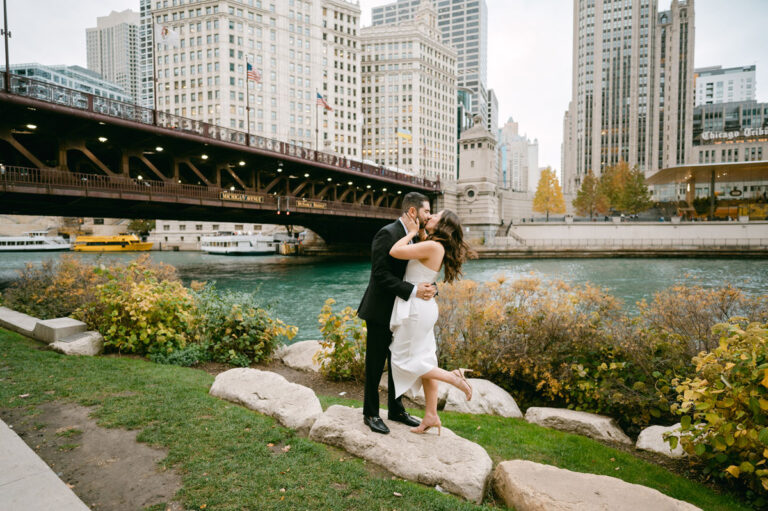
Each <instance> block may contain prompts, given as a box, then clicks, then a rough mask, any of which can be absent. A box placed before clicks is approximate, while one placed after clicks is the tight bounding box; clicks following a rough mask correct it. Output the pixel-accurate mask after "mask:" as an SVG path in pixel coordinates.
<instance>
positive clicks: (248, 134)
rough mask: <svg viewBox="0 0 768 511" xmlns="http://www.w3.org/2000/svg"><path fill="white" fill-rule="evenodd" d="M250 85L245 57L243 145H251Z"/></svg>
mask: <svg viewBox="0 0 768 511" xmlns="http://www.w3.org/2000/svg"><path fill="white" fill-rule="evenodd" d="M250 89H251V87H250V84H249V83H248V59H245V132H246V137H245V145H251V90H250Z"/></svg>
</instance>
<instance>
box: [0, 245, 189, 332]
mask: <svg viewBox="0 0 768 511" xmlns="http://www.w3.org/2000/svg"><path fill="white" fill-rule="evenodd" d="M110 278H113V279H119V280H124V281H125V282H126V283H127V282H140V281H142V280H144V279H146V278H154V279H155V280H158V281H164V280H177V277H176V270H175V269H174V268H173V267H172V266H170V265H167V264H163V263H153V262H152V260H151V258H150V257H149V255H148V254H142V255H141V256H139V257H138V258H137V259H136V260H134V261H132V262H130V263H129V264H127V265H121V264H114V265H112V266H110V267H109V268H106V269H105V268H104V267H103V266H97V265H95V264H91V263H89V262H87V261H82V260H80V259H78V258H76V257H73V256H70V255H63V256H62V257H61V258H60V259H59V260H58V261H53V260H49V261H45V262H43V263H42V264H41V265H40V266H35V265H33V264H27V266H26V267H25V268H24V270H22V271H21V274H20V276H19V279H18V280H16V281H14V282H13V283H12V284H11V285H10V286H9V287H8V289H7V290H6V291H5V293H4V302H5V304H6V306H7V307H9V308H11V309H14V310H17V311H19V312H23V313H25V314H29V315H30V316H35V317H37V318H41V319H51V318H58V317H62V316H69V315H71V314H72V313H74V311H75V310H77V309H81V308H89V307H94V306H95V305H96V304H97V303H98V298H97V289H98V286H99V285H100V284H103V283H105V282H107V280H109V279H110Z"/></svg>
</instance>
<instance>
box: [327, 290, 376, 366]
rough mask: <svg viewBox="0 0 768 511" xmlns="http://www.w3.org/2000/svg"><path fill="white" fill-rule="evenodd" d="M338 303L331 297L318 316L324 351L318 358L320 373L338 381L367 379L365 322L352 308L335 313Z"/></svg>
mask: <svg viewBox="0 0 768 511" xmlns="http://www.w3.org/2000/svg"><path fill="white" fill-rule="evenodd" d="M334 303H336V301H335V300H334V299H333V298H328V299H327V300H326V301H325V304H324V305H323V308H322V309H321V311H320V314H319V315H318V316H317V321H318V322H319V323H320V326H319V329H320V332H321V333H322V335H323V340H322V341H320V344H321V345H322V347H323V348H324V349H322V350H320V351H319V352H318V353H317V355H315V357H316V359H317V361H318V363H320V372H321V373H322V374H323V375H324V376H325V377H326V378H328V379H331V380H335V381H342V380H354V381H363V380H364V379H365V341H366V334H367V330H366V328H365V322H364V321H363V320H362V319H360V318H359V317H357V312H355V310H354V309H352V307H345V308H344V310H342V311H341V313H336V312H333V304H334Z"/></svg>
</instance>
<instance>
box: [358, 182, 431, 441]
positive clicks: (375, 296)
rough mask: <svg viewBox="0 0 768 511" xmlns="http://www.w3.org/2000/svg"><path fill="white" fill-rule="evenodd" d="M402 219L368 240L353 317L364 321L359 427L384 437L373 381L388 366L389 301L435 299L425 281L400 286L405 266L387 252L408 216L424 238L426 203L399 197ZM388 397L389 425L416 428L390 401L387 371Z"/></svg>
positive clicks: (418, 195) (411, 195) (417, 197)
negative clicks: (363, 281) (364, 278)
mask: <svg viewBox="0 0 768 511" xmlns="http://www.w3.org/2000/svg"><path fill="white" fill-rule="evenodd" d="M402 210H403V217H401V218H398V219H397V220H395V221H394V222H392V223H391V224H388V225H385V226H384V227H382V228H381V229H380V230H379V232H377V233H376V236H374V237H373V244H372V245H371V262H372V264H371V279H370V281H369V282H368V288H367V289H366V290H365V294H364V295H363V300H362V301H361V302H360V307H358V310H357V315H358V316H359V317H361V318H362V319H364V320H365V322H366V325H367V328H368V339H367V346H366V351H365V397H364V399H363V422H364V423H365V424H366V425H367V426H369V427H370V428H371V430H372V431H374V432H376V433H383V434H387V433H389V428H388V427H387V425H386V424H385V423H384V421H383V420H381V417H379V381H380V380H381V373H382V372H383V371H384V362H385V361H387V362H389V360H390V357H391V354H390V351H389V345H390V344H391V343H392V331H391V330H390V329H389V318H390V316H391V315H392V307H393V305H394V303H395V296H399V297H400V298H402V299H403V300H408V299H409V298H410V297H411V296H417V297H418V298H421V299H423V300H429V299H430V298H432V297H433V296H434V295H435V292H436V288H435V286H434V285H433V284H431V283H429V282H421V283H419V284H418V286H414V285H413V284H411V283H409V282H405V281H403V275H405V267H406V266H407V265H408V261H404V260H399V259H395V258H394V257H392V256H390V255H389V251H390V249H391V248H392V245H394V244H395V243H396V242H397V240H399V239H400V238H402V237H403V236H405V235H406V229H405V224H404V223H403V220H402V218H404V217H406V216H409V217H410V218H411V219H412V220H414V221H415V222H417V223H418V224H419V228H420V229H421V233H420V234H422V236H421V238H422V239H423V238H424V226H425V225H426V223H427V220H429V217H430V214H431V213H430V206H429V199H428V198H427V197H426V196H425V195H423V194H421V193H418V192H411V193H408V194H406V196H405V197H403V208H402ZM387 393H388V394H389V399H388V403H389V412H388V415H387V417H388V418H389V420H393V421H397V422H402V423H403V424H407V425H409V426H418V425H419V420H418V419H416V418H414V417H412V416H411V415H409V414H408V413H407V412H406V411H405V408H404V407H403V403H402V401H401V399H400V398H396V397H395V384H394V383H393V381H392V371H391V369H390V371H389V381H388V386H387Z"/></svg>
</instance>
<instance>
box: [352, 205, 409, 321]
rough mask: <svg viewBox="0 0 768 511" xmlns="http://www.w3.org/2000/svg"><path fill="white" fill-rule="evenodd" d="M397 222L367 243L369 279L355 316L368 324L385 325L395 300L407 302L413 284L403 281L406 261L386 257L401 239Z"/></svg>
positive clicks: (386, 226) (403, 234) (401, 235)
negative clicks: (369, 247)
mask: <svg viewBox="0 0 768 511" xmlns="http://www.w3.org/2000/svg"><path fill="white" fill-rule="evenodd" d="M405 234H406V233H405V228H403V224H402V223H401V222H400V220H395V221H394V222H392V223H391V224H388V225H385V226H384V227H382V228H381V229H380V230H379V232H377V233H376V236H374V237H373V243H372V244H371V279H370V281H369V282H368V288H367V289H366V290H365V294H364V295H363V300H362V301H361V302H360V306H359V307H358V308H357V315H358V316H360V317H361V318H363V319H364V320H366V321H368V322H372V323H379V324H384V325H389V318H390V316H391V315H392V306H393V305H394V304H395V297H396V296H399V297H400V298H402V299H403V300H408V299H409V298H410V296H411V292H412V291H413V284H411V283H409V282H405V281H403V276H404V275H405V267H406V266H408V261H406V260H402V259H395V258H394V257H392V256H391V255H389V251H390V250H391V249H392V245H394V244H395V243H396V242H397V240H399V239H400V238H402V237H403V236H405Z"/></svg>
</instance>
